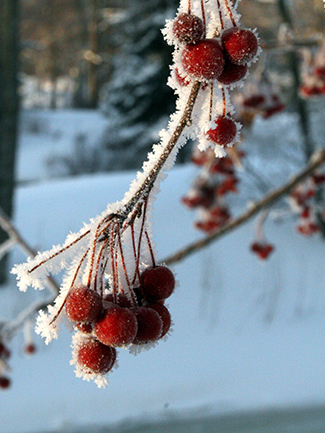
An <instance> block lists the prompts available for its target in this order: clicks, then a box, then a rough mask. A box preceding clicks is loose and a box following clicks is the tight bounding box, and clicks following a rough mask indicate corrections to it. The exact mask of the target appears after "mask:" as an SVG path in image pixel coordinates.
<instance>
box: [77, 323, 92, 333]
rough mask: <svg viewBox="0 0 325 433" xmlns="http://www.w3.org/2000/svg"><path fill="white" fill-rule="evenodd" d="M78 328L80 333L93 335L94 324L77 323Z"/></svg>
mask: <svg viewBox="0 0 325 433" xmlns="http://www.w3.org/2000/svg"><path fill="white" fill-rule="evenodd" d="M76 327H77V328H78V329H79V331H81V332H83V333H84V334H91V333H92V332H93V324H92V323H77V324H76Z"/></svg>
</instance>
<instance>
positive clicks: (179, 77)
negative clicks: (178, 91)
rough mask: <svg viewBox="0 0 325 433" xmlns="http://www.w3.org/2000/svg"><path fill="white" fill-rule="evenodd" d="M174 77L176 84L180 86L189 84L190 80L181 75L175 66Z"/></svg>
mask: <svg viewBox="0 0 325 433" xmlns="http://www.w3.org/2000/svg"><path fill="white" fill-rule="evenodd" d="M175 78H176V81H177V82H178V84H179V85H180V86H182V87H186V86H188V85H189V84H190V82H191V80H190V79H189V78H187V77H183V76H182V75H181V74H180V73H179V70H178V69H177V68H175Z"/></svg>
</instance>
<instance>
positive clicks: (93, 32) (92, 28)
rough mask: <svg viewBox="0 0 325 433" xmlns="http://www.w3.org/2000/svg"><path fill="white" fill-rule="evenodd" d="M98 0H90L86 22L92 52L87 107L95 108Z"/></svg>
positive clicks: (96, 96)
mask: <svg viewBox="0 0 325 433" xmlns="http://www.w3.org/2000/svg"><path fill="white" fill-rule="evenodd" d="M98 13H99V2H98V0H92V1H91V12H90V14H91V17H90V22H89V24H88V49H89V51H90V53H91V54H92V55H91V56H90V59H89V62H88V105H89V108H97V105H98V97H99V82H98V61H97V60H98V59H97V57H98V51H99V38H98Z"/></svg>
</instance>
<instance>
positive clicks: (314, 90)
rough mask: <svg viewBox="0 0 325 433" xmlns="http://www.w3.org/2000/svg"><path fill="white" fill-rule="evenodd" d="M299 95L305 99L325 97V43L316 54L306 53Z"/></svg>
mask: <svg viewBox="0 0 325 433" xmlns="http://www.w3.org/2000/svg"><path fill="white" fill-rule="evenodd" d="M299 95H300V96H301V97H302V98H304V99H310V98H313V97H318V96H322V95H325V41H323V42H322V44H321V46H320V48H319V49H318V51H317V52H316V53H315V54H313V53H312V52H311V51H307V52H305V56H304V63H303V70H302V84H301V86H300V88H299Z"/></svg>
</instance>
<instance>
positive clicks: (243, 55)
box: [221, 27, 258, 65]
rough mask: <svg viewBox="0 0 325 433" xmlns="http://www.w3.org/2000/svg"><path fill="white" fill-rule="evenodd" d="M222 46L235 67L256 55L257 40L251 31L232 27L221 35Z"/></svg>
mask: <svg viewBox="0 0 325 433" xmlns="http://www.w3.org/2000/svg"><path fill="white" fill-rule="evenodd" d="M221 41H222V46H223V48H224V50H225V52H226V54H227V56H228V58H229V60H230V61H231V62H232V63H234V64H235V65H243V64H245V63H247V62H250V61H251V60H252V59H253V58H254V57H255V56H256V53H257V50H258V40H257V37H256V36H255V35H254V33H253V32H252V31H251V30H247V29H239V28H238V27H232V28H230V29H227V30H225V31H224V32H223V33H222V35H221Z"/></svg>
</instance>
